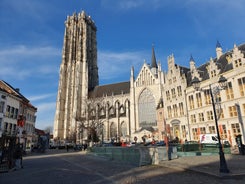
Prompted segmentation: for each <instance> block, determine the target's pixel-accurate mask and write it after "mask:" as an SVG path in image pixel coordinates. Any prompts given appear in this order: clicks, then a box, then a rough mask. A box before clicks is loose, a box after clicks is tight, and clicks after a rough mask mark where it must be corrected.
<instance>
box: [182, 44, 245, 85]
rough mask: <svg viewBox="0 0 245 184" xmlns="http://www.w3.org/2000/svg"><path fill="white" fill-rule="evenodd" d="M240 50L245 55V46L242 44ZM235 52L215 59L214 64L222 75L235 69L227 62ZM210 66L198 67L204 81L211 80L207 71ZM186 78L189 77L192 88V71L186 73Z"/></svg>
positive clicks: (188, 80)
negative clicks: (228, 57)
mask: <svg viewBox="0 0 245 184" xmlns="http://www.w3.org/2000/svg"><path fill="white" fill-rule="evenodd" d="M238 49H239V50H240V51H241V52H242V53H244V54H245V44H242V45H240V46H238ZM232 52H233V49H232V50H229V51H227V52H225V53H223V54H222V55H221V56H220V58H219V59H217V58H215V59H213V60H214V62H215V63H216V65H217V66H218V69H220V74H222V73H225V72H227V71H229V70H232V69H233V66H232V63H229V62H228V61H227V59H226V58H227V56H231V54H232ZM208 65H209V62H207V63H205V64H203V65H201V66H199V67H197V70H198V72H199V74H200V76H201V77H202V80H203V81H204V80H208V79H209V74H208V71H207V66H208ZM186 76H187V86H191V81H192V78H191V73H190V71H188V72H187V73H186Z"/></svg>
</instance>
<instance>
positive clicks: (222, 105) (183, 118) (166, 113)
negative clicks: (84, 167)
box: [54, 12, 245, 145]
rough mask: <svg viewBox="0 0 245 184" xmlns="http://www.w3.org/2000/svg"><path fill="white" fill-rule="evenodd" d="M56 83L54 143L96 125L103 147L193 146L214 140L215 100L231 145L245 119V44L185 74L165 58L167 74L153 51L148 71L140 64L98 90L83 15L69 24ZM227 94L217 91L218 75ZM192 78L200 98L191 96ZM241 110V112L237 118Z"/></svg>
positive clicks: (92, 36) (92, 39) (81, 136)
mask: <svg viewBox="0 0 245 184" xmlns="http://www.w3.org/2000/svg"><path fill="white" fill-rule="evenodd" d="M65 25H66V30H65V36H64V46H63V54H62V63H61V66H60V81H59V89H58V95H57V106H56V114H55V122H54V137H55V138H59V139H62V140H65V139H68V137H69V136H71V134H72V133H75V134H76V141H77V142H81V141H83V140H85V139H86V131H85V132H81V130H80V129H79V127H80V126H79V125H80V124H81V123H83V122H84V120H86V123H87V124H91V123H94V122H97V124H96V131H97V133H98V134H99V135H100V140H103V141H105V140H108V141H110V140H112V139H113V140H116V141H119V140H124V141H135V140H136V141H138V142H141V141H142V140H143V139H142V137H144V138H145V139H146V140H147V141H152V140H153V139H156V140H164V139H165V138H166V137H168V138H170V139H176V138H178V139H179V140H180V141H184V140H196V141H198V139H199V138H198V135H199V134H201V133H216V129H215V121H214V112H213V109H212V103H211V101H210V100H211V98H210V93H208V92H207V91H209V90H208V89H209V88H210V89H212V92H213V93H214V95H215V100H216V99H217V100H216V101H215V104H216V111H217V113H218V115H219V120H218V123H219V132H220V134H221V137H222V139H226V140H229V142H230V143H232V144H233V145H234V144H235V137H236V135H238V134H242V135H244V134H243V131H244V128H243V123H242V122H243V117H244V116H245V56H244V53H245V45H240V46H236V45H234V47H233V49H231V50H229V51H227V52H226V53H223V52H222V47H221V45H220V44H219V42H217V45H216V57H215V58H214V59H213V58H210V60H209V61H207V62H206V63H205V64H203V65H201V66H200V67H196V66H195V61H194V59H193V57H192V56H191V58H190V61H189V62H190V68H187V67H183V66H179V65H178V64H176V62H175V58H174V55H170V56H169V57H168V58H167V63H168V69H167V71H166V72H164V71H162V69H161V63H160V62H158V63H157V62H156V56H155V51H154V47H153V48H152V58H151V64H147V62H146V61H145V62H144V63H143V65H142V68H141V70H140V72H139V73H138V74H137V76H135V73H134V68H133V67H132V68H131V76H130V80H129V81H126V82H121V83H114V84H108V85H103V86H99V85H98V68H97V49H96V26H95V24H94V22H93V21H92V19H91V18H90V17H88V16H87V15H86V14H85V13H84V12H82V13H79V14H74V15H72V16H70V17H68V18H67V21H66V24H65ZM221 75H222V76H224V77H225V78H226V79H227V80H228V88H227V89H226V90H222V91H219V90H218V92H219V93H218V92H217V84H218V79H219V77H220V76H221ZM194 78H197V79H199V80H200V81H201V82H200V84H201V89H202V91H195V89H194V88H193V85H192V81H193V79H194ZM237 107H240V111H239V112H238V111H237Z"/></svg>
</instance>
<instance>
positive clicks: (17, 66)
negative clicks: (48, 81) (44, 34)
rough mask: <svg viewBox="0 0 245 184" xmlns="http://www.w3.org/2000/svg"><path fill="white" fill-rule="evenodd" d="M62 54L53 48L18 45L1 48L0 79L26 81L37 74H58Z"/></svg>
mask: <svg viewBox="0 0 245 184" xmlns="http://www.w3.org/2000/svg"><path fill="white" fill-rule="evenodd" d="M60 58H61V52H60V50H59V49H58V48H55V47H51V46H36V47H35V46H25V45H17V46H15V47H12V48H0V62H1V72H0V78H6V76H7V77H8V78H17V79H21V80H23V79H25V78H27V77H31V76H35V75H36V74H39V76H40V75H41V74H44V75H43V76H45V75H47V74H56V73H57V71H58V69H59V66H58V65H59V64H60V63H59V62H56V61H57V60H60Z"/></svg>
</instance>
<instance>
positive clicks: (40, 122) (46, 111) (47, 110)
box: [35, 102, 56, 129]
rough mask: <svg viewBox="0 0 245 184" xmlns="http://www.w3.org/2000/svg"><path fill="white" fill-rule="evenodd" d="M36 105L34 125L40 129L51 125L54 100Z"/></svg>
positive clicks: (54, 105)
mask: <svg viewBox="0 0 245 184" xmlns="http://www.w3.org/2000/svg"><path fill="white" fill-rule="evenodd" d="M36 107H37V114H36V116H37V120H36V125H35V126H36V127H37V128H40V129H45V128H46V127H48V126H53V123H54V115H55V107H56V103H55V102H46V103H40V104H37V105H36Z"/></svg>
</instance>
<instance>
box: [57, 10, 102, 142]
mask: <svg viewBox="0 0 245 184" xmlns="http://www.w3.org/2000/svg"><path fill="white" fill-rule="evenodd" d="M96 31H97V28H96V26H95V23H94V21H93V20H92V19H91V17H90V16H87V15H86V14H85V12H84V11H82V12H81V13H78V14H76V13H74V14H73V15H72V16H67V20H66V21H65V33H64V43H63V50H62V62H61V65H60V75H59V88H58V93H57V101H56V113H55V120H54V138H59V139H61V140H65V139H68V138H69V136H71V134H74V133H75V130H76V118H77V117H81V115H82V114H83V113H84V112H83V110H84V106H83V104H84V100H86V99H87V98H88V91H90V90H93V88H94V87H95V86H97V85H98V84H99V79H98V66H97V41H96Z"/></svg>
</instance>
